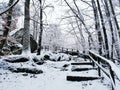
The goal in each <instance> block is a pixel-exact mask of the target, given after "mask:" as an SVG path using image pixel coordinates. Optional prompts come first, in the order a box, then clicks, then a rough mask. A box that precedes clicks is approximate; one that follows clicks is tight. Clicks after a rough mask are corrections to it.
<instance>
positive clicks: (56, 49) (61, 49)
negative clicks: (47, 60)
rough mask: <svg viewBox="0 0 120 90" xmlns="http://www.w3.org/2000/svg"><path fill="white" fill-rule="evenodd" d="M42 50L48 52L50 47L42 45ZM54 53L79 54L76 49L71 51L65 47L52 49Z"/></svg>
mask: <svg viewBox="0 0 120 90" xmlns="http://www.w3.org/2000/svg"><path fill="white" fill-rule="evenodd" d="M42 49H44V50H46V51H49V50H51V47H50V46H48V45H44V46H42ZM54 51H58V52H66V51H68V52H79V50H77V49H73V48H65V47H54Z"/></svg>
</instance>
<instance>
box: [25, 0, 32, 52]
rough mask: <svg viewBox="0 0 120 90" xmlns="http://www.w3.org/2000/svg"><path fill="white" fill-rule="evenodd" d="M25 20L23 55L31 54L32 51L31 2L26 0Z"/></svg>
mask: <svg viewBox="0 0 120 90" xmlns="http://www.w3.org/2000/svg"><path fill="white" fill-rule="evenodd" d="M24 12H25V18H24V32H23V53H29V52H30V51H31V50H30V0H25V8H24Z"/></svg>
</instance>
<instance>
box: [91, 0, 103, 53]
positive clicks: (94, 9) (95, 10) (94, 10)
mask: <svg viewBox="0 0 120 90" xmlns="http://www.w3.org/2000/svg"><path fill="white" fill-rule="evenodd" d="M92 6H93V12H94V17H95V29H96V31H97V34H98V42H99V49H98V50H99V54H100V55H101V54H102V44H103V38H102V33H101V30H100V21H99V15H98V9H97V6H96V3H95V1H94V0H92Z"/></svg>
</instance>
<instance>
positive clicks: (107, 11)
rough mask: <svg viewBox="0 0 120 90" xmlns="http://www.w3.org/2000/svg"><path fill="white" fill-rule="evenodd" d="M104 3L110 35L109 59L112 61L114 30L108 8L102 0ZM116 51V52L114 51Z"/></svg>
mask: <svg viewBox="0 0 120 90" xmlns="http://www.w3.org/2000/svg"><path fill="white" fill-rule="evenodd" d="M104 3H105V13H106V16H107V19H108V23H109V26H110V30H111V35H112V45H111V59H113V53H114V50H113V48H114V44H115V37H114V29H113V25H112V21H111V15H110V10H109V6H108V3H107V1H106V0H104ZM116 51H117V50H116Z"/></svg>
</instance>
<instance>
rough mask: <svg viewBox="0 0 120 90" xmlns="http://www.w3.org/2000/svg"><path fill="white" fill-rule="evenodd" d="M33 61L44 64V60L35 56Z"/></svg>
mask: <svg viewBox="0 0 120 90" xmlns="http://www.w3.org/2000/svg"><path fill="white" fill-rule="evenodd" d="M33 61H34V62H35V63H36V64H38V65H42V64H44V61H43V60H38V59H37V58H33Z"/></svg>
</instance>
